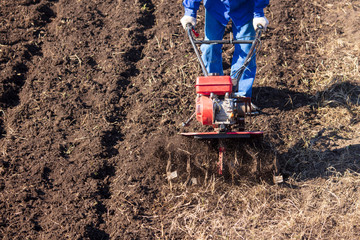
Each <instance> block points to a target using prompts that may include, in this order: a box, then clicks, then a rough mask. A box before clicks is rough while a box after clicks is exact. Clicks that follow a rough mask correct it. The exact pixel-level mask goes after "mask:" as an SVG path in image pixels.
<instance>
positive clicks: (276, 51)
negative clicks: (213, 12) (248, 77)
mask: <svg viewBox="0 0 360 240" xmlns="http://www.w3.org/2000/svg"><path fill="white" fill-rule="evenodd" d="M270 2H271V5H270V6H269V7H268V8H267V9H266V15H267V16H268V19H269V20H270V25H269V29H268V31H267V32H266V33H265V34H264V35H263V37H262V40H263V41H262V51H261V53H260V54H259V56H258V59H257V62H258V75H257V79H256V83H255V86H254V92H253V102H254V103H255V104H256V105H258V106H259V107H260V108H261V112H262V113H261V115H259V116H257V117H256V118H254V119H253V122H252V125H251V126H249V129H250V130H263V131H264V138H263V139H262V141H256V142H246V141H245V142H244V141H242V142H238V143H236V144H235V145H234V146H233V147H232V148H231V149H230V151H229V153H228V154H227V157H228V158H230V159H232V158H233V155H234V152H235V151H236V154H237V156H238V158H239V159H240V160H241V163H242V164H241V166H239V168H238V169H237V170H236V174H234V175H231V176H223V177H221V176H218V175H217V174H216V171H215V170H216V159H217V150H216V147H215V146H214V144H213V143H210V142H200V141H195V140H189V139H184V138H182V137H180V136H179V135H178V133H180V132H182V131H196V130H199V129H200V126H199V125H197V124H196V123H192V124H191V126H190V127H189V128H187V129H184V128H182V127H181V123H182V122H183V121H184V120H186V119H187V118H188V117H189V116H190V115H191V113H192V112H193V110H194V97H195V94H194V81H195V79H196V77H197V76H198V75H200V74H201V70H200V67H199V65H198V63H197V60H196V57H195V54H194V53H193V51H192V49H191V45H190V43H189V41H188V39H187V37H186V35H185V32H184V30H183V29H182V27H181V25H180V22H179V19H180V18H181V17H182V15H183V9H182V5H181V1H179V0H176V1H175V0H169V1H163V0H135V1H133V0H117V1H115V0H91V1H83V0H76V1H75V0H73V1H70V0H14V1H7V0H1V1H0V72H1V74H0V83H1V84H0V108H1V111H0V133H1V137H0V237H1V238H2V239H359V238H360V207H359V201H360V189H359V186H360V185H359V184H360V106H359V103H360V84H359V79H360V76H359V75H360V74H359V56H360V44H359V39H360V31H359V30H358V26H359V24H360V18H359V15H360V1H359V0H346V1H335V0H323V1H306V0H298V1H295V0H290V1H289V0H271V1H270ZM203 20H204V11H203V7H201V10H200V12H199V16H198V25H197V30H198V32H200V33H201V32H202V29H203V24H202V22H203ZM228 32H229V31H227V34H226V37H228V35H229V34H228ZM231 54H232V49H231V48H225V49H224V58H225V62H224V66H225V68H228V67H229V59H230V58H231ZM226 71H227V72H228V70H226ZM231 151H233V152H231ZM275 158H276V159H277V160H278V162H279V167H280V170H281V173H282V174H283V176H284V179H285V182H284V183H283V184H281V185H273V184H272V183H271V181H270V180H269V179H270V178H271V176H270V175H271V173H272V170H273V168H272V165H271V164H272V162H273V161H274V159H275ZM256 166H260V167H256ZM175 171H176V172H177V174H178V177H177V178H175V179H173V180H171V181H170V180H168V178H167V176H168V174H169V173H171V172H175ZM194 178H196V180H197V184H191V182H192V181H191V179H194Z"/></svg>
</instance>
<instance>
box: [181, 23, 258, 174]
mask: <svg viewBox="0 0 360 240" xmlns="http://www.w3.org/2000/svg"><path fill="white" fill-rule="evenodd" d="M262 31H263V27H262V26H261V25H258V28H257V30H256V34H255V37H254V39H253V40H235V39H230V40H196V39H194V37H193V34H194V35H195V36H196V37H198V36H199V34H198V33H196V32H195V30H194V28H193V27H192V25H191V24H188V25H187V28H186V32H187V35H188V37H189V40H190V42H191V45H192V47H193V49H194V51H195V54H196V56H197V59H198V61H199V63H200V66H201V69H202V72H203V74H204V76H199V77H198V78H197V80H196V85H195V88H196V93H197V97H196V109H195V112H194V113H193V114H192V115H191V117H190V118H189V119H187V120H186V121H185V122H184V123H183V124H182V125H183V126H184V127H185V126H188V125H189V124H190V122H191V121H192V120H193V119H194V118H196V120H197V121H198V122H200V123H201V124H202V125H209V126H212V127H214V130H215V131H213V132H190V133H181V135H183V136H186V137H193V138H195V139H216V140H218V145H219V160H218V163H217V166H218V173H219V174H220V175H221V174H222V173H223V163H224V154H225V152H226V147H225V142H224V139H239V138H245V139H246V138H247V139H250V138H258V137H262V136H263V132H262V131H245V123H246V122H245V118H246V117H249V122H250V123H251V112H252V109H251V98H249V97H238V96H235V95H234V94H233V91H235V90H236V88H237V83H238V82H239V80H240V79H241V76H242V75H243V73H244V71H245V69H246V68H247V66H248V65H249V63H250V61H251V59H252V57H253V56H254V55H255V54H256V52H257V50H258V48H259V46H260V44H261V41H260V37H261V33H262ZM199 44H252V45H251V48H250V51H249V53H248V55H247V56H246V58H245V61H244V64H243V65H242V66H241V67H240V69H238V70H237V71H236V74H235V76H236V78H235V79H231V77H230V76H219V75H214V74H209V73H208V72H207V70H206V67H205V64H204V62H203V60H202V58H201V55H200V53H199V49H198V47H197V45H199ZM234 128H236V129H237V131H233V130H234Z"/></svg>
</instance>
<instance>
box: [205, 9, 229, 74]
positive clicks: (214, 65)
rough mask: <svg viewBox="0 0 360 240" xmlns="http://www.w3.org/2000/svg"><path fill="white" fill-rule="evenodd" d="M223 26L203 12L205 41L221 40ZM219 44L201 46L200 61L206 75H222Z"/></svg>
mask: <svg viewBox="0 0 360 240" xmlns="http://www.w3.org/2000/svg"><path fill="white" fill-rule="evenodd" d="M224 31H225V26H223V25H222V24H221V23H220V22H218V21H217V20H216V19H215V18H214V17H213V16H211V14H210V13H209V12H208V11H206V10H205V40H222V39H223V36H224ZM221 46H222V45H220V44H202V45H201V48H200V49H201V52H202V60H203V61H204V64H205V67H206V70H207V71H208V73H219V74H220V75H224V73H223V66H222V55H221V54H222V50H221Z"/></svg>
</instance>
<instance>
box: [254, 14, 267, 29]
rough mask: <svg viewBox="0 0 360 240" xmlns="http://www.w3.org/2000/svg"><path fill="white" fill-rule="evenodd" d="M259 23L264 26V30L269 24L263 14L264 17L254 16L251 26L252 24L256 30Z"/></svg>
mask: <svg viewBox="0 0 360 240" xmlns="http://www.w3.org/2000/svg"><path fill="white" fill-rule="evenodd" d="M259 24H260V25H261V26H263V27H264V30H266V28H267V26H268V24H269V21H268V20H267V18H266V17H265V16H264V17H256V18H254V19H253V26H254V29H255V31H256V29H257V28H258V25H259Z"/></svg>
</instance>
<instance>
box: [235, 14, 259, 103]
mask: <svg viewBox="0 0 360 240" xmlns="http://www.w3.org/2000/svg"><path fill="white" fill-rule="evenodd" d="M232 28H233V33H234V36H235V38H236V39H239V40H252V39H254V38H253V37H254V36H255V30H254V27H253V25H252V21H249V22H248V23H246V24H245V25H243V26H241V27H236V26H235V25H234V24H233V26H232ZM250 48H251V44H236V45H235V50H234V55H233V59H232V64H231V76H233V74H234V73H235V72H236V70H238V69H239V68H240V67H241V66H242V65H243V63H244V60H245V58H246V56H247V54H248V52H249V50H250ZM255 74H256V60H255V55H254V56H253V58H252V60H251V62H250V63H249V65H248V67H247V68H246V69H245V71H244V73H243V75H242V76H241V78H240V81H239V82H238V90H237V92H236V93H235V94H236V95H239V96H245V97H251V93H252V85H253V83H254V79H255ZM233 77H234V76H233Z"/></svg>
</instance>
